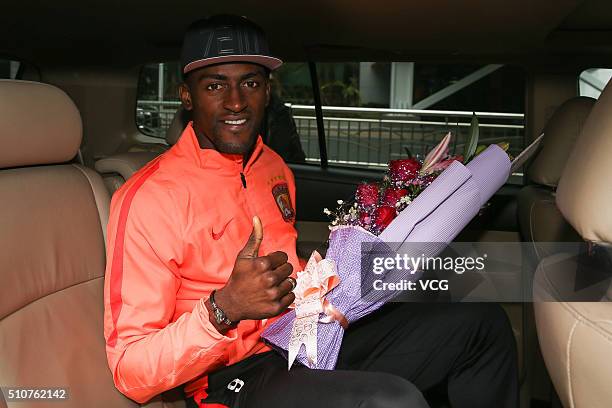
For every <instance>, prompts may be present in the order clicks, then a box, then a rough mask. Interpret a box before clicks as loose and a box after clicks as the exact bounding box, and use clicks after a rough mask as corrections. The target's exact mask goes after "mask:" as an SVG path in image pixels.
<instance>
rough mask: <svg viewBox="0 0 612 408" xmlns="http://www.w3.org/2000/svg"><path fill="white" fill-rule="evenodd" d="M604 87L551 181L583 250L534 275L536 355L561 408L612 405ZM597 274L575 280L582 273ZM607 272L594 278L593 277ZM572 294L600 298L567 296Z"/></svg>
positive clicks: (608, 114)
mask: <svg viewBox="0 0 612 408" xmlns="http://www.w3.org/2000/svg"><path fill="white" fill-rule="evenodd" d="M611 134H612V86H610V85H608V86H607V87H606V89H605V90H604V92H603V93H602V95H601V97H600V99H599V100H598V101H597V103H596V104H595V106H594V107H593V109H592V111H591V113H590V115H589V118H588V119H587V121H586V123H585V125H584V128H583V130H582V133H581V135H580V136H579V138H578V140H577V141H576V144H575V147H574V150H573V152H572V153H571V155H570V157H569V159H568V160H567V164H566V166H565V168H564V170H563V172H562V176H561V178H560V180H559V186H558V188H557V194H556V204H557V206H558V208H559V210H560V211H561V213H562V214H563V217H564V218H565V219H566V220H567V221H568V222H569V223H570V224H571V225H572V227H573V228H574V229H575V230H576V231H577V232H578V234H580V236H581V237H582V238H583V239H584V240H585V241H587V242H589V243H590V245H591V251H590V253H591V254H590V255H588V256H576V255H575V254H574V253H559V254H555V255H552V256H549V257H546V258H545V259H543V260H542V262H541V263H540V264H539V266H538V270H537V272H536V277H535V281H534V301H535V303H534V309H535V315H536V325H537V330H538V338H539V341H540V347H541V350H542V355H543V356H544V360H545V362H546V367H547V369H548V372H549V374H550V377H551V379H552V381H553V384H554V386H555V389H556V390H557V393H558V395H559V397H560V399H561V402H562V403H563V405H564V406H565V407H584V408H597V407H611V406H612V387H611V386H610V384H611V382H610V380H611V379H612V364H610V357H611V356H612V303H610V300H612V290H611V289H610V279H609V276H610V274H611V273H612V271H611V270H610V269H612V263H610V259H611V256H612V250H611V247H610V245H611V243H612V183H610V174H612V137H610V135H611ZM591 274H596V275H599V276H600V277H599V279H596V280H592V281H591V282H590V284H588V285H582V286H577V285H578V284H579V283H580V281H581V280H583V281H584V279H585V278H588V275H591ZM602 274H603V275H604V277H605V276H606V275H607V276H608V278H604V279H601V275H602ZM577 299H581V300H582V299H590V300H602V301H600V302H573V301H572V300H577Z"/></svg>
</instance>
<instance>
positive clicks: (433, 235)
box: [262, 121, 511, 369]
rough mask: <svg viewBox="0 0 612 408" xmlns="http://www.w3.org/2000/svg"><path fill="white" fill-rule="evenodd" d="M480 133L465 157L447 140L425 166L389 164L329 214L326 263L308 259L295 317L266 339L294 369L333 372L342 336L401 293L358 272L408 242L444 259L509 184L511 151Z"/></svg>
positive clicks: (406, 274) (397, 273) (397, 274)
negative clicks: (378, 288)
mask: <svg viewBox="0 0 612 408" xmlns="http://www.w3.org/2000/svg"><path fill="white" fill-rule="evenodd" d="M472 123H473V124H474V121H473V122H472ZM474 128H475V129H476V130H474ZM477 129H478V125H477V122H476V126H472V136H471V138H470V141H469V143H468V144H467V146H466V149H465V151H464V155H462V156H450V155H449V153H448V146H449V142H450V138H451V135H450V133H449V134H447V135H446V136H445V137H444V138H443V139H442V141H441V142H440V143H439V144H438V145H437V146H436V147H435V148H434V149H433V150H432V151H431V152H429V154H428V155H427V156H426V157H425V159H424V160H423V161H422V162H421V161H419V160H417V159H416V158H413V157H411V158H407V159H402V160H394V161H391V162H390V164H389V170H388V172H387V174H386V176H385V178H384V179H383V181H382V182H381V183H371V184H361V185H360V186H359V187H358V189H357V192H356V194H355V201H354V202H353V203H345V202H344V201H339V202H338V204H339V205H338V208H337V209H336V210H335V211H329V210H325V212H326V213H328V215H330V216H332V217H333V220H332V226H331V227H330V229H331V233H330V238H329V249H328V251H327V254H326V257H325V259H323V258H322V257H321V256H320V255H319V254H318V253H317V252H316V251H315V252H314V253H313V254H312V255H311V257H310V259H309V261H308V263H307V265H306V268H305V269H304V271H302V272H298V275H297V286H296V288H295V290H294V293H295V295H296V300H295V302H294V308H293V310H291V311H290V312H288V313H286V314H284V315H282V316H281V317H280V318H279V319H278V320H276V321H275V322H274V323H272V324H270V325H269V326H268V327H267V328H266V329H265V330H264V332H263V333H262V337H263V338H264V340H265V341H266V342H267V343H268V344H270V345H271V346H272V347H273V348H275V349H276V350H277V351H279V352H281V353H282V354H284V355H285V356H286V357H287V358H288V362H289V368H291V366H292V364H293V363H294V361H295V360H296V359H297V360H298V361H299V362H300V363H301V364H303V365H305V366H307V367H310V368H318V369H333V368H334V367H335V365H336V361H337V358H338V353H339V351H340V346H341V343H342V337H343V332H344V329H346V328H347V327H348V325H349V324H350V323H351V322H354V321H356V320H358V319H360V318H361V317H363V316H366V315H368V314H370V313H372V312H373V311H374V310H376V309H378V308H380V307H381V306H382V305H383V304H385V303H386V302H388V301H389V300H391V299H392V298H393V297H394V296H395V295H396V294H397V293H396V292H389V291H387V292H381V293H376V294H373V293H371V292H374V290H373V289H372V290H371V291H368V289H367V288H373V286H372V285H371V284H370V282H368V280H370V279H371V280H373V279H374V277H373V276H371V275H368V274H366V275H364V274H362V270H361V268H362V265H364V264H365V265H368V264H370V263H371V259H370V257H372V256H374V254H376V256H380V255H381V254H387V255H388V256H389V257H393V256H394V254H396V253H397V251H398V250H400V249H401V247H402V245H404V243H418V245H419V247H418V255H421V254H422V255H425V256H435V255H437V254H439V253H440V252H441V251H442V250H443V249H444V248H445V247H446V245H447V244H448V243H449V242H451V241H452V240H453V239H454V238H455V237H456V236H457V234H459V232H461V230H462V229H463V228H464V227H465V226H466V225H467V224H468V223H469V222H470V221H471V219H472V218H473V217H474V216H476V214H477V213H478V211H479V210H480V208H481V207H482V205H484V204H485V203H486V202H487V201H488V200H489V199H490V197H491V196H492V195H493V194H494V193H495V192H496V191H497V190H498V189H499V187H501V186H502V185H503V184H504V183H505V181H506V179H507V178H508V176H509V174H510V165H511V163H510V159H509V157H508V155H507V154H506V152H505V149H504V147H505V148H507V146H498V145H491V146H489V147H487V148H481V147H479V146H477V139H478V133H477ZM478 150H479V151H478ZM477 153H479V154H477ZM364 246H365V247H366V248H369V251H366V253H365V254H364V251H363V248H364ZM411 250H414V248H412V249H411ZM419 277H420V271H412V270H410V269H390V270H387V271H385V273H384V275H383V277H382V278H383V279H385V280H393V281H399V280H400V279H406V280H417V279H418V278H419ZM364 288H365V290H364ZM302 346H303V347H302Z"/></svg>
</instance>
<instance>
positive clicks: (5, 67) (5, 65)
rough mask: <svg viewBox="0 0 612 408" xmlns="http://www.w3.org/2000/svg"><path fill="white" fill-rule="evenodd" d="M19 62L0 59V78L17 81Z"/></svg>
mask: <svg viewBox="0 0 612 408" xmlns="http://www.w3.org/2000/svg"><path fill="white" fill-rule="evenodd" d="M19 66H20V63H19V61H12V60H7V59H0V78H1V79H17V75H18V73H19Z"/></svg>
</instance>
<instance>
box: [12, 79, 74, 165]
mask: <svg viewBox="0 0 612 408" xmlns="http://www.w3.org/2000/svg"><path fill="white" fill-rule="evenodd" d="M82 131H83V130H82V123H81V115H80V114H79V111H78V109H77V107H76V106H75V104H74V102H72V100H71V99H70V97H68V95H66V94H65V93H64V91H62V90H61V89H59V88H56V87H54V86H51V85H48V84H43V83H40V82H29V81H16V80H0V145H1V146H2V148H0V168H6V167H18V166H31V165H39V164H53V163H63V162H67V161H69V160H71V159H72V158H74V156H75V155H76V154H77V151H78V149H79V146H80V145H81V137H82Z"/></svg>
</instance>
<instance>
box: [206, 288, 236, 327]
mask: <svg viewBox="0 0 612 408" xmlns="http://www.w3.org/2000/svg"><path fill="white" fill-rule="evenodd" d="M215 292H216V290H213V291H212V292H211V293H210V298H209V299H210V306H212V310H213V314H214V315H215V321H216V322H217V324H226V325H228V326H233V325H234V322H232V321H231V320H230V319H228V318H227V316H226V314H225V312H224V311H223V310H221V308H220V307H219V306H217V302H215Z"/></svg>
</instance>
